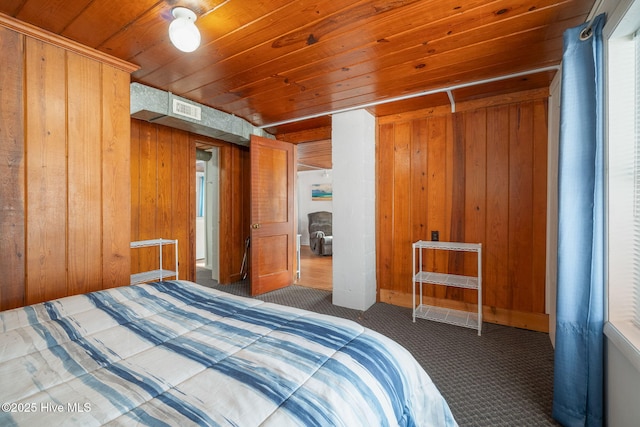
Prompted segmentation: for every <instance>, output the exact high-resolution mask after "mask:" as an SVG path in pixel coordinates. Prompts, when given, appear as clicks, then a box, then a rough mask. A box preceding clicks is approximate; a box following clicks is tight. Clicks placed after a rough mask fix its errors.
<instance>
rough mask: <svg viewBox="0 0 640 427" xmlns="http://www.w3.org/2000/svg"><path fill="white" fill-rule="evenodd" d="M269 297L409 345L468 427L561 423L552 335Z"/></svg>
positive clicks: (314, 296) (236, 289)
mask: <svg viewBox="0 0 640 427" xmlns="http://www.w3.org/2000/svg"><path fill="white" fill-rule="evenodd" d="M210 277H211V272H210V271H209V270H205V269H198V273H197V279H196V282H197V283H199V284H201V285H204V286H209V287H212V288H215V289H219V290H221V291H224V292H229V293H232V294H235V295H242V296H249V283H248V281H244V282H237V283H233V284H230V285H219V284H218V283H217V282H215V281H213V280H211V278H210ZM258 298H259V299H261V300H264V301H268V302H273V303H278V304H282V305H287V306H292V307H297V308H302V309H306V310H310V311H315V312H318V313H323V314H330V315H333V316H338V317H342V318H346V319H350V320H353V321H355V322H357V323H360V324H361V325H363V326H366V327H368V328H370V329H373V330H375V331H378V332H380V333H382V334H384V335H386V336H388V337H390V338H392V339H394V340H395V341H397V342H398V343H400V344H402V345H403V346H404V347H405V348H407V349H408V350H409V351H410V352H411V353H412V354H413V356H414V357H415V358H416V359H417V360H418V362H419V363H420V364H421V365H422V367H423V368H424V369H425V370H426V371H427V372H428V373H429V375H430V376H431V378H432V379H433V382H434V383H435V384H436V386H437V387H438V389H439V390H440V392H441V393H442V395H443V396H444V397H445V399H446V400H447V402H448V403H449V406H450V408H451V411H452V412H453V415H454V417H455V419H456V421H457V422H458V424H460V426H478V427H479V426H492V427H494V426H504V427H514V426H557V425H558V424H556V423H555V422H554V421H553V419H552V418H551V402H552V398H553V348H552V346H551V342H550V340H549V336H548V335H547V334H545V333H540V332H532V331H527V330H523V329H517V328H512V327H507V326H500V325H494V324H491V323H484V324H483V329H482V336H480V337H479V336H478V334H477V331H475V330H472V329H466V328H461V327H458V326H452V325H446V324H442V323H437V322H431V321H428V320H423V319H416V323H413V322H412V319H411V309H408V308H403V307H397V306H394V305H390V304H385V303H376V304H374V305H373V306H372V307H370V308H369V309H368V310H367V311H365V312H362V311H359V310H352V309H348V308H344V307H338V306H335V305H333V304H332V303H331V292H327V291H322V290H317V289H311V288H305V287H302V286H295V285H293V286H289V287H288V288H285V289H281V290H278V291H274V292H269V293H267V294H263V295H260V296H259V297H258Z"/></svg>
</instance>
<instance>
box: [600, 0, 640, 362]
mask: <svg viewBox="0 0 640 427" xmlns="http://www.w3.org/2000/svg"><path fill="white" fill-rule="evenodd" d="M639 26H640V0H626V1H625V0H622V1H620V3H619V5H618V7H617V8H616V10H615V11H614V12H612V13H611V14H609V16H608V22H607V24H606V25H605V30H604V40H605V42H606V67H607V70H606V74H607V91H606V92H607V112H606V116H607V137H606V141H607V156H608V163H607V179H608V183H607V204H608V210H607V217H608V233H607V235H608V256H607V261H608V264H607V268H608V293H607V295H608V320H609V323H608V324H607V325H606V327H605V333H606V334H607V336H608V337H609V338H610V339H611V340H612V341H614V342H616V343H617V345H618V346H619V348H620V350H621V351H623V353H625V354H626V355H627V356H628V357H629V359H630V360H631V361H632V362H633V363H634V364H635V365H636V366H638V367H640V36H638V30H639Z"/></svg>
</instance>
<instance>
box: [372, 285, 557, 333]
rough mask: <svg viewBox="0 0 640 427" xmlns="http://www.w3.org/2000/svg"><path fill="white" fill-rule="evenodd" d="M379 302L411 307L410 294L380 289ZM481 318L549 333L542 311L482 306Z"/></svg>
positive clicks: (436, 301) (442, 303) (460, 306)
mask: <svg viewBox="0 0 640 427" xmlns="http://www.w3.org/2000/svg"><path fill="white" fill-rule="evenodd" d="M380 302H385V303H387V304H393V305H398V306H400V307H408V308H411V307H412V304H413V298H412V295H411V294H405V293H401V292H395V291H390V290H388V289H380ZM423 302H424V303H425V304H429V305H434V306H438V307H445V308H452V309H456V310H463V311H471V312H476V311H477V310H478V305H477V304H469V303H465V302H462V301H454V300H449V299H443V298H433V297H423ZM482 320H483V322H487V323H495V324H498V325H506V326H513V327H516V328H521V329H528V330H531V331H538V332H546V333H549V315H548V314H544V313H528V312H524V311H516V310H507V309H504V308H497V307H490V306H486V305H485V306H483V307H482Z"/></svg>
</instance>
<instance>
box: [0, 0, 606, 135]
mask: <svg viewBox="0 0 640 427" xmlns="http://www.w3.org/2000/svg"><path fill="white" fill-rule="evenodd" d="M593 3H594V0H496V1H487V0H465V1H462V0H456V1H451V0H373V1H371V0H367V1H364V0H314V1H308V0H297V1H291V0H261V1H242V0H184V1H180V0H178V1H173V0H167V1H158V0H136V1H130V0H3V1H2V2H0V12H1V13H4V14H6V15H10V16H12V17H15V18H17V19H19V20H21V21H24V22H27V23H30V24H33V25H36V26H38V27H41V28H44V29H46V30H48V31H51V32H53V33H56V34H60V35H62V36H64V37H67V38H69V39H72V40H75V41H78V42H80V43H82V44H84V45H86V46H89V47H92V48H95V49H97V50H100V51H103V52H106V53H109V54H110V55H113V56H115V57H117V58H120V59H123V60H126V61H129V62H132V63H134V64H137V65H139V66H140V69H139V70H138V71H136V72H135V73H133V75H132V80H133V81H137V82H140V83H143V84H146V85H149V86H153V87H156V88H160V89H164V90H167V91H171V92H173V93H175V94H178V95H180V96H183V97H186V98H189V99H191V100H194V101H196V102H200V103H202V104H205V105H209V106H211V107H213V108H216V109H218V110H221V111H225V112H228V113H231V114H235V115H236V116H239V117H243V118H245V119H246V120H248V121H249V122H251V123H253V124H254V125H256V126H261V127H265V129H266V130H267V131H268V132H270V133H272V134H274V135H276V134H277V135H281V134H287V133H289V134H291V133H295V132H305V131H307V130H309V129H312V128H324V127H326V126H329V125H330V119H329V115H328V114H329V113H331V112H333V111H340V110H344V109H352V108H357V107H359V106H360V107H361V106H365V107H367V108H368V109H369V110H370V111H371V112H372V113H373V114H374V115H378V116H379V115H388V114H396V113H400V112H403V111H411V110H415V109H419V108H427V107H433V106H438V105H443V104H448V103H449V94H447V93H445V92H442V93H435V94H430V95H425V96H420V97H416V98H410V99H407V100H403V101H401V102H393V103H384V104H381V105H376V104H377V103H380V102H384V101H385V100H389V99H397V98H398V97H404V96H407V95H412V94H417V93H423V92H425V91H433V90H437V89H442V88H451V87H460V86H461V85H464V84H466V83H470V82H478V81H482V80H486V79H491V78H496V77H502V76H507V75H511V74H513V73H527V74H526V75H522V76H518V77H516V78H511V79H508V80H504V81H500V82H498V83H487V84H481V85H475V86H472V87H460V88H459V89H455V90H452V91H451V93H450V96H451V97H452V98H453V99H454V101H456V102H461V101H464V100H467V99H473V98H478V97H481V96H488V95H496V94H500V93H504V92H507V91H509V92H510V91H515V90H521V89H522V90H524V89H532V88H539V87H547V86H548V85H549V82H550V80H551V79H552V78H553V76H554V74H555V69H548V68H547V67H554V66H557V65H559V64H560V61H561V55H562V33H563V31H564V30H565V29H567V28H569V27H572V26H576V25H578V24H580V23H582V22H584V21H585V19H586V18H587V15H588V13H589V10H590V9H591V7H592V5H593ZM175 6H185V7H189V8H191V9H192V10H194V11H195V13H196V15H197V16H198V19H197V22H196V25H197V26H198V27H199V29H200V32H201V34H202V43H201V46H200V47H199V48H198V49H197V50H196V51H195V52H192V53H182V52H180V51H178V50H177V49H176V48H174V47H173V46H172V45H171V43H170V42H169V37H168V34H167V29H168V26H169V23H170V22H171V19H172V16H171V9H172V8H173V7H175ZM535 70H542V71H539V72H533V71H535ZM310 117H313V119H312V120H302V119H306V118H310ZM282 122H286V123H284V124H280V123H282ZM320 134H321V133H318V134H315V137H317V138H319V139H326V138H325V137H322V136H320ZM309 135H312V134H309ZM298 142H300V141H298Z"/></svg>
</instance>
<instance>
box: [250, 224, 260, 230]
mask: <svg viewBox="0 0 640 427" xmlns="http://www.w3.org/2000/svg"><path fill="white" fill-rule="evenodd" d="M251 228H254V229H258V228H260V224H251Z"/></svg>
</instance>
